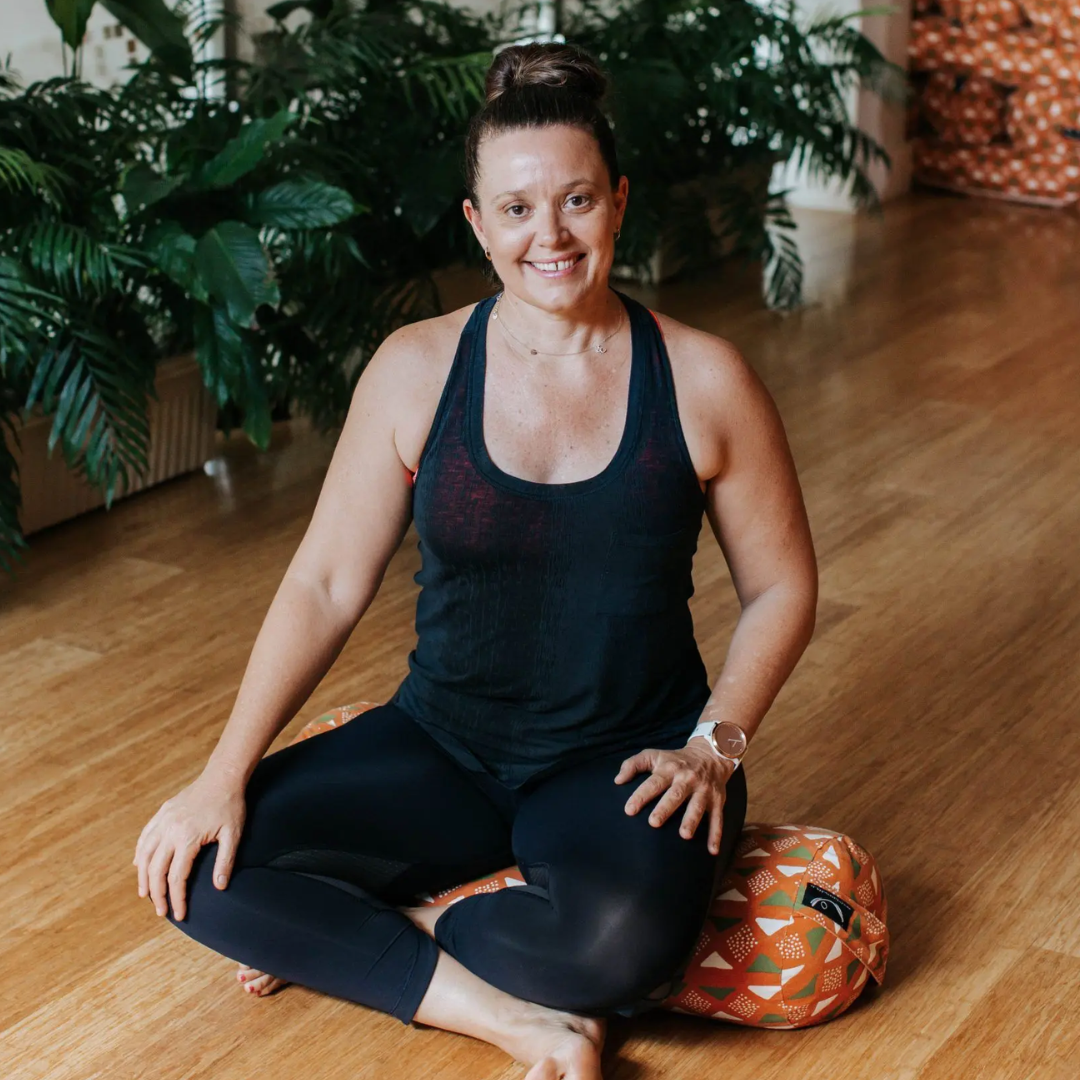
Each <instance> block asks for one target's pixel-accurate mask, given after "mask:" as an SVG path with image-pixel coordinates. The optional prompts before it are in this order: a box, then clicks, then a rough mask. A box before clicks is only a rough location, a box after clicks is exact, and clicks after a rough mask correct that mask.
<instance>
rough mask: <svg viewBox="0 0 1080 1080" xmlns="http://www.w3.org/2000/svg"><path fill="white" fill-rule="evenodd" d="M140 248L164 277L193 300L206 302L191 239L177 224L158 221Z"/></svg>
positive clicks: (204, 288)
mask: <svg viewBox="0 0 1080 1080" xmlns="http://www.w3.org/2000/svg"><path fill="white" fill-rule="evenodd" d="M144 245H145V249H146V254H147V256H148V257H149V258H150V260H151V261H152V262H153V264H154V265H155V266H156V267H157V268H158V269H159V270H160V271H161V272H162V273H163V274H165V275H166V277H168V278H170V279H171V280H172V281H175V282H176V284H177V285H179V286H180V288H182V289H183V290H184V291H185V292H187V293H190V295H191V296H192V297H193V298H194V299H196V300H199V301H202V302H203V303H205V302H206V301H207V300H209V299H210V294H209V293H208V292H207V291H206V286H205V285H204V284H203V282H202V279H201V278H200V277H199V274H198V273H197V272H196V269H195V247H196V243H195V237H194V236H192V235H191V234H190V233H187V232H185V231H184V230H183V228H181V226H180V224H179V222H176V221H161V222H158V224H157V225H154V226H153V227H151V228H150V229H149V230H148V231H147V233H146V238H145V240H144Z"/></svg>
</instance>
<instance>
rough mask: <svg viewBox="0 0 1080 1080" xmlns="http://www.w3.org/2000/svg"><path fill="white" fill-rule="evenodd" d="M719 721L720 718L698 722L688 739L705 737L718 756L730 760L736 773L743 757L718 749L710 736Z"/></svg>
mask: <svg viewBox="0 0 1080 1080" xmlns="http://www.w3.org/2000/svg"><path fill="white" fill-rule="evenodd" d="M718 723H720V721H719V720H702V721H701V723H700V724H698V725H697V727H695V728H694V730H693V731H691V732H690V735H689V737H688V738H687V740H686V741H687V742H689V741H690V739H693V738H695V737H696V736H701V737H703V738H704V739H705V742H706V743H708V745H709V749H710V750H712V752H713V753H714V754H715V755H716V756H717V757H721V758H723V759H724V760H725V761H730V762H731V763H732V766H733V768H732V770H731V771H732V773H734V772H735V769H737V768H738V767H739V765H740V763H741V762H742V758H741V757H737V758H733V757H729V756H728V755H727V754H723V753H721V752H720V751H719V750H717V749H716V747H715V746H713V743H712V739H710V738H709V736H710V735H711V734H712V730H713V728H714V727H716V725H717V724H718Z"/></svg>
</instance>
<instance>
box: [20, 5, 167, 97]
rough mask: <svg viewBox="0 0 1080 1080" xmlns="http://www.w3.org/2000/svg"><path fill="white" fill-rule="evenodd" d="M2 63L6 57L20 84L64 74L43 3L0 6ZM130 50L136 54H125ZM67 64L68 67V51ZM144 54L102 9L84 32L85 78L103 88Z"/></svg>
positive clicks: (54, 29) (58, 43)
mask: <svg viewBox="0 0 1080 1080" xmlns="http://www.w3.org/2000/svg"><path fill="white" fill-rule="evenodd" d="M0 4H2V6H3V13H2V15H0V57H2V58H3V59H4V60H7V59H8V57H9V56H10V58H11V67H12V68H13V69H14V70H15V72H16V73H17V74H18V76H19V78H20V79H21V80H22V82H23V83H31V82H35V81H36V80H38V79H50V78H52V77H53V76H54V75H62V74H63V73H64V60H63V55H62V54H63V52H64V50H63V49H62V47H61V39H60V31H59V29H58V28H57V26H56V24H55V23H54V22H53V21H52V19H50V18H49V13H48V10H47V9H46V7H45V0H0ZM131 49H133V50H134V51H133V52H132V51H129V50H131ZM66 51H67V62H68V64H70V63H71V50H70V49H68V50H66ZM146 54H147V50H146V48H145V47H144V46H143V45H142V43H141V42H138V41H136V40H135V39H134V38H133V37H132V36H131V34H129V33H128V32H127V30H125V29H124V28H123V27H122V26H120V24H119V23H117V21H116V20H115V19H114V18H113V17H112V16H111V15H110V14H109V13H108V12H107V11H106V10H105V9H104V8H103V7H101V6H100V5H98V6H97V7H95V8H94V10H93V12H92V13H91V15H90V20H89V22H88V23H87V26H86V45H85V49H84V53H83V77H84V78H85V79H86V80H87V81H89V82H93V83H97V84H98V85H103V86H107V85H108V84H109V83H111V82H113V81H115V79H116V74H117V72H119V71H120V70H121V69H122V68H123V67H124V66H125V65H126V64H127V63H128V61H129V57H132V56H134V57H135V58H136V59H139V60H141V59H144V58H145V57H146Z"/></svg>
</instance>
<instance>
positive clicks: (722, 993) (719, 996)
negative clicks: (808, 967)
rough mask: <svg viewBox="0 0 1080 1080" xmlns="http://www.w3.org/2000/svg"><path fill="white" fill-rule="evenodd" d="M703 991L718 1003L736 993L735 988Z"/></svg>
mask: <svg viewBox="0 0 1080 1080" xmlns="http://www.w3.org/2000/svg"><path fill="white" fill-rule="evenodd" d="M814 978H815V979H816V978H817V976H816V975H815V976H814ZM701 989H702V990H704V991H705V993H706V994H710V995H711V996H712V997H714V998H716V1000H717V1001H723V1000H724V998H726V997H727V996H728V994H734V993H735V987H734V986H702V987H701Z"/></svg>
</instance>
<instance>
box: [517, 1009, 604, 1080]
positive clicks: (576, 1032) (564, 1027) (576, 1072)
mask: <svg viewBox="0 0 1080 1080" xmlns="http://www.w3.org/2000/svg"><path fill="white" fill-rule="evenodd" d="M533 1010H535V1011H532V1010H525V1011H524V1012H523V1015H522V1017H521V1019H520V1020H519V1021H516V1022H514V1023H512V1024H510V1025H509V1026H508V1028H507V1030H506V1033H505V1036H504V1037H503V1038H500V1039H499V1045H500V1046H501V1047H502V1049H503V1050H505V1051H506V1052H507V1053H508V1054H512V1055H513V1056H514V1057H515V1058H516V1059H517V1060H518V1061H521V1062H524V1063H525V1064H526V1065H531V1066H532V1068H530V1069H529V1071H528V1072H527V1073H526V1074H525V1078H524V1080H602V1074H601V1072H600V1051H601V1050H603V1048H604V1038H605V1036H606V1034H607V1021H606V1020H601V1019H596V1018H594V1017H591V1016H579V1015H578V1014H577V1013H570V1012H560V1011H558V1010H556V1009H548V1008H545V1007H544V1006H542V1005H536V1006H533Z"/></svg>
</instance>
